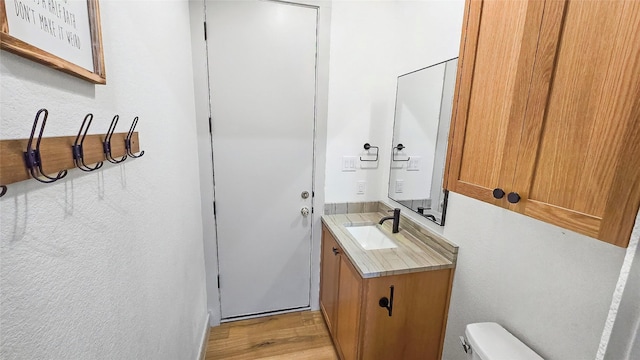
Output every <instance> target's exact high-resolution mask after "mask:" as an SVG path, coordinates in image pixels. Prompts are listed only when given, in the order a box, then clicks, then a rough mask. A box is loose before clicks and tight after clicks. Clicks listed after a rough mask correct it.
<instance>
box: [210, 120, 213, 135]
mask: <svg viewBox="0 0 640 360" xmlns="http://www.w3.org/2000/svg"><path fill="white" fill-rule="evenodd" d="M212 130H213V126H212V125H211V116H209V134H212Z"/></svg>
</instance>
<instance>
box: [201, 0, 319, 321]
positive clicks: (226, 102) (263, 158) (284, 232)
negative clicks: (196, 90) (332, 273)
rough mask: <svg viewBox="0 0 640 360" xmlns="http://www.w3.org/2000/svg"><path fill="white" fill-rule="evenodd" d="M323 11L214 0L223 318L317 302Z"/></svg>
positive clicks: (210, 5)
mask: <svg viewBox="0 0 640 360" xmlns="http://www.w3.org/2000/svg"><path fill="white" fill-rule="evenodd" d="M316 19H317V9H316V8H312V7H308V6H299V5H295V4H287V3H283V2H275V1H273V2H272V1H207V30H208V37H209V39H208V55H209V74H210V77H209V82H210V88H211V109H212V120H213V148H214V178H215V196H216V210H217V216H216V220H217V221H216V223H217V232H218V257H219V271H220V302H221V308H222V309H221V310H222V318H223V319H229V318H233V317H237V316H245V315H253V314H260V313H267V312H272V311H278V310H286V309H295V308H301V307H307V306H309V288H310V270H311V269H310V258H311V224H312V221H311V214H309V215H308V216H307V217H305V216H303V215H302V214H301V209H302V208H304V207H306V208H308V209H309V210H311V206H312V197H311V195H309V197H308V198H306V199H305V198H303V197H302V195H301V194H302V193H303V192H305V191H306V192H308V193H309V194H312V185H313V184H312V181H313V140H314V123H315V121H314V120H315V90H316V26H317V20H316Z"/></svg>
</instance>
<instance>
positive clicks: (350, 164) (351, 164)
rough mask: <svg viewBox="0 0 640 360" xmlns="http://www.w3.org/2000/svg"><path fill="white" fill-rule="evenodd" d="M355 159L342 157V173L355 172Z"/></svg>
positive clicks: (353, 157)
mask: <svg viewBox="0 0 640 360" xmlns="http://www.w3.org/2000/svg"><path fill="white" fill-rule="evenodd" d="M356 159H357V158H356V157H355V156H343V157H342V171H356V163H357V162H356Z"/></svg>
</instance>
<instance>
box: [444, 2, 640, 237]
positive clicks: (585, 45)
mask: <svg viewBox="0 0 640 360" xmlns="http://www.w3.org/2000/svg"><path fill="white" fill-rule="evenodd" d="M463 24H464V25H463V26H464V29H463V35H462V42H461V47H460V54H461V56H460V60H459V65H458V79H457V85H456V95H455V99H454V114H453V120H452V125H451V126H452V127H451V132H450V139H449V153H448V161H447V170H446V178H445V187H446V188H447V189H448V190H451V191H454V192H457V193H461V194H464V195H467V196H471V197H473V198H476V199H479V200H482V201H486V202H489V203H492V204H495V205H498V206H502V207H505V208H508V209H510V210H513V211H517V212H519V213H522V214H524V215H527V216H531V217H533V218H536V219H540V220H542V221H545V222H548V223H552V224H556V225H558V226H562V227H564V228H567V229H571V230H574V231H576V232H579V233H582V234H585V235H588V236H592V237H595V238H597V239H600V240H603V241H606V242H608V243H612V244H614V245H617V246H622V247H626V246H627V245H628V243H629V238H630V235H631V230H632V228H633V224H634V220H635V217H636V214H637V212H638V207H639V206H640V1H637V0H628V1H621V0H614V1H580V0H573V1H565V0H547V1H536V0H531V1H495V0H484V1H482V0H467V3H466V9H465V16H464V23H463ZM494 190H495V191H494ZM502 192H504V195H503V193H502ZM501 195H502V197H501Z"/></svg>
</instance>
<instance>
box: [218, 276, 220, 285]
mask: <svg viewBox="0 0 640 360" xmlns="http://www.w3.org/2000/svg"><path fill="white" fill-rule="evenodd" d="M218 289H220V274H218Z"/></svg>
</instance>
